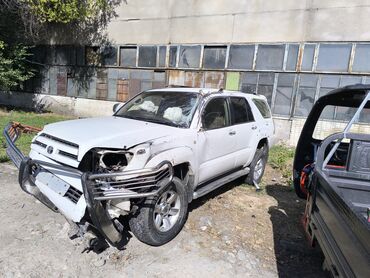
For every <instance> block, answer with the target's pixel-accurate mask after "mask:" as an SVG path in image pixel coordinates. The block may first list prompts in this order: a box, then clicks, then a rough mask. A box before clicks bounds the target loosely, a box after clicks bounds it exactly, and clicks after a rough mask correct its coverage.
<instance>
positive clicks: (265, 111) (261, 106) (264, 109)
mask: <svg viewBox="0 0 370 278" xmlns="http://www.w3.org/2000/svg"><path fill="white" fill-rule="evenodd" d="M252 101H253V102H254V104H255V105H256V106H257V108H258V110H259V111H260V113H261V115H262V117H264V118H271V112H270V108H269V106H268V104H267V103H266V101H264V100H262V99H256V98H254V99H252Z"/></svg>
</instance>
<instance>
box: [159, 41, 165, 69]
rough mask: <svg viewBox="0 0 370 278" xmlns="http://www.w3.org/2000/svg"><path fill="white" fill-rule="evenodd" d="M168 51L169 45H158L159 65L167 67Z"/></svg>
mask: <svg viewBox="0 0 370 278" xmlns="http://www.w3.org/2000/svg"><path fill="white" fill-rule="evenodd" d="M166 52H167V46H164V45H162V46H158V67H160V68H164V67H166Z"/></svg>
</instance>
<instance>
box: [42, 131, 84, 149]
mask: <svg viewBox="0 0 370 278" xmlns="http://www.w3.org/2000/svg"><path fill="white" fill-rule="evenodd" d="M40 136H42V137H45V138H48V139H50V140H53V141H56V142H59V143H62V144H65V145H68V146H71V147H73V148H78V145H77V144H75V143H72V142H68V141H66V140H63V139H60V138H57V137H55V136H52V135H49V134H46V133H42V134H40Z"/></svg>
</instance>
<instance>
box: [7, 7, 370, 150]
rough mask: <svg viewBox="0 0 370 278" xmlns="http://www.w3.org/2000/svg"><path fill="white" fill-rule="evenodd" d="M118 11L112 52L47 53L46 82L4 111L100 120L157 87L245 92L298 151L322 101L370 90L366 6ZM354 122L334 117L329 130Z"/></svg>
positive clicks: (47, 49) (334, 113)
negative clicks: (261, 101) (264, 105)
mask: <svg viewBox="0 0 370 278" xmlns="http://www.w3.org/2000/svg"><path fill="white" fill-rule="evenodd" d="M116 12H117V17H116V18H114V19H113V20H112V21H111V22H110V24H109V26H108V29H107V34H108V38H109V42H110V44H109V45H108V46H107V45H105V46H104V47H103V46H100V45H83V46H81V45H80V46H78V47H76V46H73V45H69V44H68V42H63V43H61V42H53V44H50V45H40V46H38V47H37V48H35V55H34V57H33V60H34V62H36V63H39V64H42V65H44V66H43V70H42V74H41V75H40V76H39V78H34V79H33V80H31V81H30V82H28V83H27V84H26V86H25V87H24V88H23V91H22V92H13V93H9V94H7V95H3V96H1V97H0V102H2V103H6V104H12V102H13V100H14V98H15V97H18V96H19V94H22V95H23V94H26V93H27V94H29V95H32V99H33V100H34V101H35V99H36V102H37V103H38V104H40V103H41V104H40V105H43V106H46V107H49V108H50V109H52V110H59V111H63V112H66V113H74V114H75V115H80V116H96V115H100V114H110V113H111V109H110V108H109V107H111V105H112V102H124V101H126V100H127V99H128V98H130V97H132V96H134V95H136V94H137V93H139V92H141V91H143V90H148V89H152V88H159V87H164V86H170V85H176V86H191V87H211V88H225V89H228V90H240V91H243V92H247V93H256V94H263V95H265V96H266V97H267V99H268V101H269V103H270V105H271V109H272V113H273V117H274V121H275V126H276V135H277V138H278V139H282V140H285V141H287V142H289V143H290V144H294V143H295V142H296V141H297V138H298V135H299V133H300V130H301V128H302V125H303V123H304V120H305V117H306V116H307V114H308V113H309V111H310V109H311V107H312V105H313V103H314V102H315V101H316V100H317V99H318V98H319V97H320V96H322V95H324V94H326V93H328V92H329V91H330V90H332V89H334V88H337V87H340V86H345V85H349V84H356V83H370V31H369V28H368V26H369V24H370V19H369V16H368V15H369V14H370V2H369V1H366V0H365V1H360V0H352V1H345V0H302V1H296V0H229V1H222V0H213V1H211V0H202V1H200V0H182V1H175V0H127V1H123V2H122V3H121V5H120V6H119V7H118V8H117V10H116ZM23 99H24V105H26V104H28V103H31V102H29V101H28V100H29V99H30V98H27V97H24V98H23ZM349 115H350V111H348V109H341V108H340V107H335V108H333V109H332V110H331V111H327V112H326V113H325V119H326V121H325V122H323V123H322V128H323V130H324V129H325V126H328V125H330V126H335V127H337V128H341V127H342V126H343V124H342V122H341V120H345V119H347V118H348V117H349ZM361 120H362V121H363V122H366V121H368V118H367V117H366V115H365V116H363V117H362V119H361ZM359 128H360V129H362V130H367V129H368V126H367V125H359Z"/></svg>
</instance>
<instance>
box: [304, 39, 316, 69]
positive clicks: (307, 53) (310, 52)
mask: <svg viewBox="0 0 370 278" xmlns="http://www.w3.org/2000/svg"><path fill="white" fill-rule="evenodd" d="M315 48H316V45H315V44H305V45H304V51H303V57H302V66H301V70H303V71H312V66H313V59H314V55H315Z"/></svg>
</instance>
